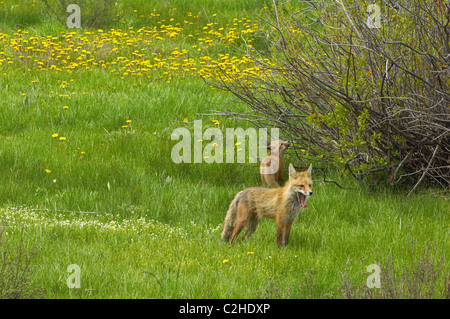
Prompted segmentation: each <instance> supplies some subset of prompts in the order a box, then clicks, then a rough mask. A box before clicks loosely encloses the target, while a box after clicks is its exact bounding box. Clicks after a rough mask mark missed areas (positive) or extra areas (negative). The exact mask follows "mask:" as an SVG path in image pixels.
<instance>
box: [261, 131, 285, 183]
mask: <svg viewBox="0 0 450 319" xmlns="http://www.w3.org/2000/svg"><path fill="white" fill-rule="evenodd" d="M289 145H290V144H289V142H288V141H282V140H279V141H273V142H271V143H270V144H269V145H267V149H269V151H270V153H269V155H267V156H266V157H264V158H263V159H262V161H261V165H260V166H259V172H260V173H261V181H262V183H263V185H264V186H266V185H269V186H270V187H280V186H281V185H283V156H284V151H285V150H286V149H287V148H288V147H289Z"/></svg>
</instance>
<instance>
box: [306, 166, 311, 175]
mask: <svg viewBox="0 0 450 319" xmlns="http://www.w3.org/2000/svg"><path fill="white" fill-rule="evenodd" d="M306 173H307V174H308V177H311V175H312V164H309V167H308V170H307V171H306Z"/></svg>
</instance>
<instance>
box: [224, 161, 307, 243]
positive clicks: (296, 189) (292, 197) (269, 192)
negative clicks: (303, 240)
mask: <svg viewBox="0 0 450 319" xmlns="http://www.w3.org/2000/svg"><path fill="white" fill-rule="evenodd" d="M311 171H312V165H310V166H309V168H308V169H307V170H306V171H304V172H297V171H296V170H295V168H294V166H292V164H289V181H287V182H286V184H285V185H284V186H283V187H278V188H265V187H251V188H247V189H245V190H243V191H241V192H239V193H238V194H237V195H236V197H235V198H234V199H233V201H232V202H231V204H230V207H229V208H228V212H227V215H226V217H225V222H224V224H225V225H224V230H223V232H222V238H223V239H224V240H227V241H229V242H230V243H233V242H234V241H235V240H236V238H237V236H238V235H239V233H240V232H241V231H242V229H243V228H244V227H245V226H247V231H246V233H245V235H244V240H245V239H248V238H249V237H250V235H251V234H252V233H253V232H254V231H255V230H256V227H258V222H259V220H260V219H261V218H262V217H267V218H271V219H274V220H275V221H276V223H277V244H278V246H285V245H287V243H288V239H289V233H290V231H291V226H292V223H293V222H294V220H295V219H296V218H297V216H298V213H299V211H300V209H302V208H305V207H306V206H307V205H306V199H307V198H308V196H311V195H312V193H313V192H312V189H311V187H312V179H311Z"/></svg>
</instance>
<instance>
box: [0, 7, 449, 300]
mask: <svg viewBox="0 0 450 319" xmlns="http://www.w3.org/2000/svg"><path fill="white" fill-rule="evenodd" d="M249 3H250V4H251V5H252V6H253V7H254V10H256V11H257V12H264V10H269V9H270V8H267V7H261V6H260V4H259V1H249ZM116 6H117V7H116V8H115V9H114V10H115V11H114V13H115V14H114V15H113V16H112V19H111V21H109V20H108V21H104V26H102V27H101V28H100V27H96V28H91V29H83V28H82V29H68V28H67V27H66V26H65V25H64V24H61V23H59V22H58V21H57V20H55V18H54V17H52V16H51V15H49V14H48V13H46V11H45V8H44V7H43V4H42V3H41V2H40V1H37V0H26V1H16V0H0V225H2V226H4V227H3V229H4V232H3V234H2V236H1V244H0V249H2V250H5V249H10V250H11V251H12V254H13V255H14V252H15V251H17V247H19V246H20V242H21V241H23V246H20V247H22V248H21V249H24V250H25V251H27V252H35V253H36V254H35V255H34V258H33V259H32V263H31V267H32V272H31V274H30V280H31V282H30V288H29V289H35V288H38V289H39V291H40V294H39V295H38V296H40V297H44V298H321V297H327V298H345V297H361V296H363V295H362V291H364V292H365V293H367V290H364V289H365V288H366V278H367V277H368V276H369V275H370V273H368V272H367V271H366V267H367V266H368V265H370V264H379V265H380V266H381V267H382V272H381V283H382V289H383V287H390V288H392V287H395V289H393V290H395V294H394V293H393V294H392V296H397V297H406V298H408V297H433V298H445V297H446V296H447V297H448V295H447V294H448V292H447V289H448V278H449V277H448V275H449V264H448V256H447V255H448V254H447V253H448V252H449V249H450V245H449V222H450V216H449V211H450V205H449V202H448V197H445V194H444V193H442V190H439V189H434V188H433V187H432V186H430V187H429V188H426V189H425V188H424V189H420V190H418V191H416V193H415V194H413V195H412V196H410V197H408V198H407V197H406V195H407V193H408V192H407V191H403V190H393V189H390V188H388V187H386V186H383V185H379V186H378V187H375V188H373V187H370V186H369V185H367V184H358V183H356V182H355V181H354V180H352V179H350V178H347V177H339V176H338V175H337V174H334V175H333V176H332V177H331V178H333V179H335V180H337V181H338V182H339V183H340V184H342V185H345V186H347V187H352V188H353V189H352V190H343V189H340V188H338V187H336V185H334V184H331V183H324V182H322V175H321V174H320V172H319V170H316V172H315V173H313V174H316V175H315V176H314V178H315V180H316V182H315V184H314V196H313V197H311V198H310V199H309V201H308V207H307V208H306V209H305V210H304V211H303V212H302V214H301V215H300V216H299V218H298V220H297V221H296V222H295V223H294V225H293V229H292V232H291V238H290V241H289V245H288V246H287V247H286V248H282V249H279V248H278V247H277V245H276V241H275V235H276V228H275V223H274V222H273V221H271V220H262V221H261V223H260V226H259V227H258V229H257V231H256V232H255V233H254V234H253V235H252V237H251V238H250V240H249V242H246V243H242V242H241V241H239V242H238V243H236V244H235V245H234V246H233V247H230V246H229V245H228V244H227V243H224V242H223V241H222V240H221V239H220V233H221V231H222V226H223V224H222V223H223V219H224V217H225V213H226V211H227V209H228V205H229V203H230V202H231V200H232V199H233V198H234V196H235V194H236V193H237V192H238V191H240V190H242V189H244V188H246V187H252V186H259V185H260V177H259V172H258V168H257V164H252V163H245V164H239V163H235V164H218V163H213V164H207V163H197V164H189V163H182V164H175V163H174V162H173V161H172V159H171V150H172V147H173V146H174V145H175V144H176V143H177V141H172V140H171V133H172V132H173V130H174V129H175V128H177V127H186V128H188V129H191V130H192V129H193V121H194V120H200V119H202V123H203V129H206V128H209V127H219V128H220V129H222V131H223V132H225V129H226V128H234V127H242V128H248V127H252V126H251V124H250V123H248V122H242V121H237V120H235V119H233V118H225V117H217V116H209V115H202V114H205V113H208V112H209V111H210V110H225V109H231V110H238V111H244V110H246V106H245V105H244V104H242V103H238V102H236V103H233V104H228V105H225V104H226V102H227V101H229V100H230V99H232V98H233V97H232V96H231V95H229V94H228V93H225V92H223V91H219V90H217V89H214V88H212V87H210V86H208V85H207V84H206V83H205V81H204V80H203V79H202V77H203V78H206V79H214V78H216V77H218V76H219V74H218V70H217V69H218V68H217V66H221V67H225V68H226V69H227V70H228V72H235V73H236V76H242V77H245V75H246V73H248V72H258V68H257V67H256V66H255V65H253V64H252V63H251V61H250V60H249V59H248V58H247V57H246V56H245V55H242V54H241V53H239V51H237V50H235V49H233V46H239V44H240V43H242V41H243V39H245V41H247V42H248V43H252V41H253V39H254V38H253V37H252V36H253V35H255V34H256V33H258V32H260V31H261V28H263V26H262V25H261V24H260V22H259V21H258V20H256V19H255V18H254V17H253V16H252V11H251V10H249V8H248V6H247V3H246V1H238V0H233V1H226V3H225V2H224V1H218V0H203V1H197V0H192V1H181V0H177V1H175V0H172V1H169V0H167V1H143V0H140V1H131V0H121V1H117V5H116ZM82 14H83V13H82ZM67 15H68V14H67ZM229 45H232V46H229ZM208 143H209V142H208V141H203V145H204V146H206V145H207V144H208ZM204 156H207V154H204ZM289 160H290V157H289V154H288V155H287V156H286V162H289ZM298 164H302V163H298ZM303 164H304V163H303ZM285 166H286V167H287V165H285ZM285 176H287V172H285ZM2 262H3V263H6V262H7V260H5V259H0V264H1V263H2ZM71 264H77V265H79V266H80V271H81V282H80V285H81V287H80V288H73V289H71V288H68V286H67V283H66V280H67V278H68V277H69V273H68V272H67V267H68V266H69V265H71ZM390 280H392V281H390ZM421 282H422V285H421V284H420V283H421ZM0 283H1V281H0ZM394 283H395V284H394ZM383 285H384V286H383ZM417 287H421V288H420V289H419V288H417ZM371 293H372V294H375V296H376V294H377V290H376V288H375V290H372V291H371ZM364 296H366V295H364Z"/></svg>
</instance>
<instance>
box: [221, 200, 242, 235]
mask: <svg viewBox="0 0 450 319" xmlns="http://www.w3.org/2000/svg"><path fill="white" fill-rule="evenodd" d="M240 194H241V193H240V192H239V193H238V194H237V195H236V197H235V198H234V199H233V201H232V202H231V203H230V206H229V207H228V211H227V215H226V216H225V221H224V225H223V232H222V239H223V240H226V241H229V240H230V237H231V234H232V233H233V230H234V226H235V225H236V219H237V212H238V211H237V204H238V201H239V195H240Z"/></svg>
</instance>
